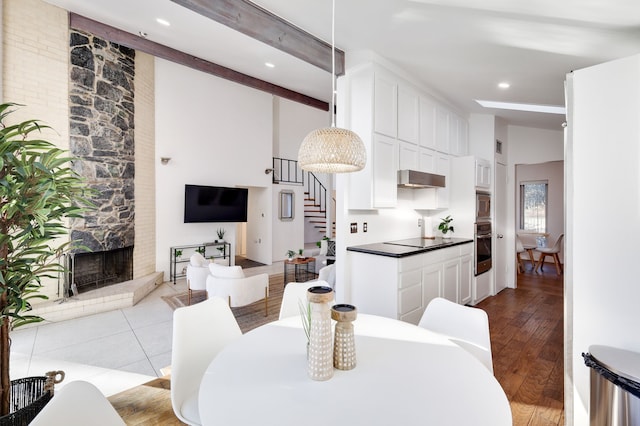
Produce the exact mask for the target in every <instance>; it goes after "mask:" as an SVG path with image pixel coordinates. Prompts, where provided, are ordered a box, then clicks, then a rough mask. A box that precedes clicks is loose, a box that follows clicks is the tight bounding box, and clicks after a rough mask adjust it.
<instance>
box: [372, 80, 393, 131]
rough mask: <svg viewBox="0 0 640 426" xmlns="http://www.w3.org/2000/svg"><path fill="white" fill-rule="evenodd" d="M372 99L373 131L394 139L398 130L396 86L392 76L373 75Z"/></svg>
mask: <svg viewBox="0 0 640 426" xmlns="http://www.w3.org/2000/svg"><path fill="white" fill-rule="evenodd" d="M373 99H374V101H373V102H374V104H373V114H374V120H373V126H374V127H373V130H374V131H375V132H376V133H380V134H383V135H387V136H391V137H392V138H395V137H396V136H397V129H398V84H397V83H396V82H395V81H394V79H393V76H391V75H390V74H387V73H385V72H383V71H377V72H376V73H375V83H374V96H373Z"/></svg>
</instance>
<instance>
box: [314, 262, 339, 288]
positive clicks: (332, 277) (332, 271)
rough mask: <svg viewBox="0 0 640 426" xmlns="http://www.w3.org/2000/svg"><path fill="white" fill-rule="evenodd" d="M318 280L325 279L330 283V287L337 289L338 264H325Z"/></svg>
mask: <svg viewBox="0 0 640 426" xmlns="http://www.w3.org/2000/svg"><path fill="white" fill-rule="evenodd" d="M318 280H319V281H325V282H326V283H327V284H329V287H331V288H333V289H335V288H336V264H335V263H332V264H331V265H327V266H323V267H322V268H320V271H318Z"/></svg>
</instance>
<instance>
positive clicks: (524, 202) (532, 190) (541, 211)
mask: <svg viewBox="0 0 640 426" xmlns="http://www.w3.org/2000/svg"><path fill="white" fill-rule="evenodd" d="M548 188H549V183H548V182H546V181H545V182H522V183H521V184H520V229H522V230H525V231H535V232H547V194H548Z"/></svg>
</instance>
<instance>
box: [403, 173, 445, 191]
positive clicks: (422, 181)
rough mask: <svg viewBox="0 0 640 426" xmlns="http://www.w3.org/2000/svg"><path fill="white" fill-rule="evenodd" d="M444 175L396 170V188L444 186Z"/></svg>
mask: <svg viewBox="0 0 640 426" xmlns="http://www.w3.org/2000/svg"><path fill="white" fill-rule="evenodd" d="M444 184H445V177H444V176H442V175H436V174H433V173H425V172H419V171H417V170H398V188H444Z"/></svg>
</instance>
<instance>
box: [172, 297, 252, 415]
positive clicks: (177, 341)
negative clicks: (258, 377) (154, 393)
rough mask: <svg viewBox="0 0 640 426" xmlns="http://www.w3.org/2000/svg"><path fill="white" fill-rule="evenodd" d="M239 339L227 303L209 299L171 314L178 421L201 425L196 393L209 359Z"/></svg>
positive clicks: (174, 406)
mask: <svg viewBox="0 0 640 426" xmlns="http://www.w3.org/2000/svg"><path fill="white" fill-rule="evenodd" d="M240 336H242V331H240V327H239V326H238V322H237V321H236V319H235V317H234V316H233V313H232V312H231V309H230V308H229V305H228V304H227V301H226V300H224V299H221V298H219V297H212V298H210V299H207V300H205V301H204V302H200V303H197V304H195V305H193V306H185V307H183V308H178V309H176V310H175V312H174V313H173V343H172V346H171V405H172V406H173V412H174V413H175V414H176V416H177V417H178V419H180V420H181V421H182V422H184V423H186V424H189V425H200V424H201V423H200V413H199V410H198V391H199V389H200V381H201V380H202V376H203V375H204V372H205V371H206V369H207V366H208V365H209V363H210V362H211V360H212V359H213V358H214V357H215V356H216V355H217V354H218V352H220V351H221V350H222V349H223V348H224V347H225V345H226V344H228V343H229V342H231V341H233V340H235V339H237V338H239V337H240Z"/></svg>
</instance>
